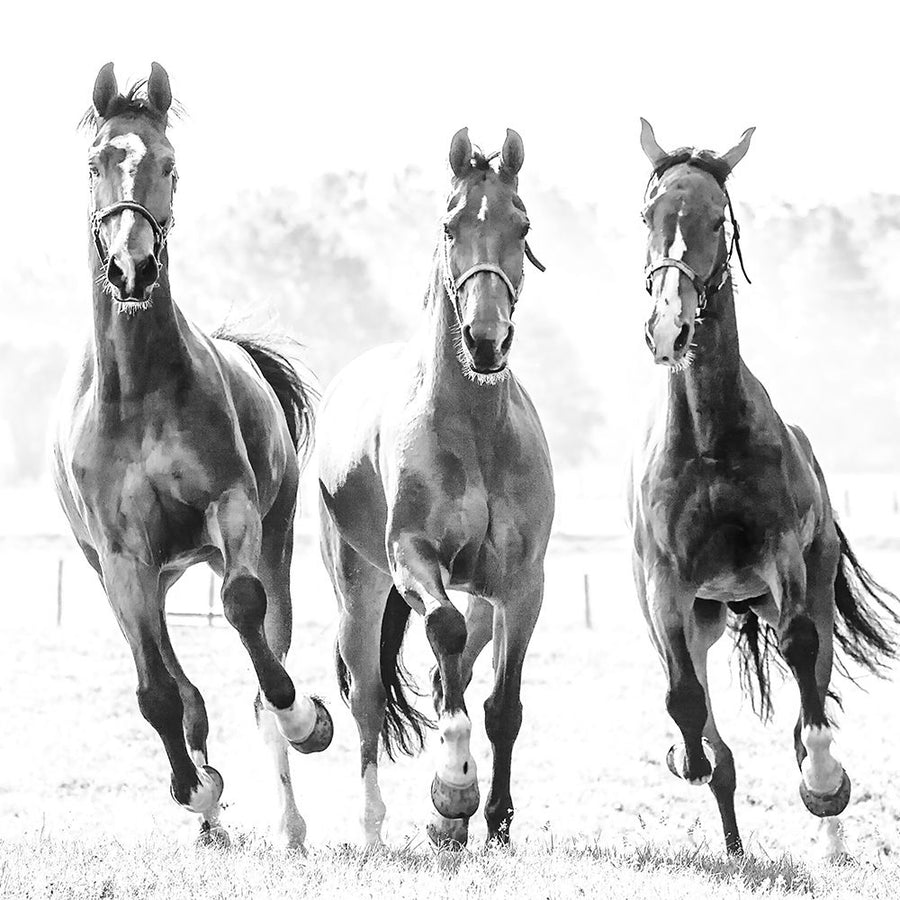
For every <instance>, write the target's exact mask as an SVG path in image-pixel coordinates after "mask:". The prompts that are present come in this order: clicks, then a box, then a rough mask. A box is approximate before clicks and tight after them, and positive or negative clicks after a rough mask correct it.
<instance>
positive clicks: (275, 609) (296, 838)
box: [253, 504, 330, 850]
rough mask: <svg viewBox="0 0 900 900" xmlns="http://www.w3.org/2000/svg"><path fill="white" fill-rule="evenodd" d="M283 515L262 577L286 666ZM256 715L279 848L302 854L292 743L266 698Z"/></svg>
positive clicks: (287, 542) (287, 530) (274, 643)
mask: <svg viewBox="0 0 900 900" xmlns="http://www.w3.org/2000/svg"><path fill="white" fill-rule="evenodd" d="M279 512H280V509H279V505H278V504H276V506H275V507H274V508H273V510H272V511H270V513H269V515H268V516H267V517H266V520H265V521H264V522H263V537H262V548H261V552H260V561H259V577H260V580H261V581H262V583H263V586H264V588H265V591H266V600H267V603H266V616H265V622H264V631H265V636H266V640H267V641H268V644H269V647H270V648H271V650H272V653H273V654H274V655H275V657H276V658H277V659H279V660H280V661H281V663H282V665H285V663H286V658H287V654H288V651H289V650H290V646H291V629H292V624H293V611H292V602H291V585H290V568H291V558H292V556H293V529H292V527H291V524H292V521H293V505H291V506H290V514H289V515H286V516H284V515H279ZM253 711H254V714H255V717H256V724H257V727H258V729H259V733H260V736H261V738H262V742H263V745H264V746H265V748H266V750H267V752H268V754H269V756H270V758H271V761H272V766H273V769H274V772H275V790H276V792H277V800H278V821H277V824H276V834H277V836H278V842H279V843H280V844H281V846H283V847H285V848H287V849H300V850H302V849H303V846H304V842H305V841H306V822H305V821H304V819H303V816H302V815H301V814H300V810H299V809H298V807H297V801H296V798H295V796H294V788H293V783H292V780H291V767H290V760H289V758H288V748H289V742H288V740H287V738H286V737H285V735H284V733H283V731H282V728H281V727H280V723H279V717H278V713H277V711H276V710H274V709H272V708H271V707H270V706H268V705H267V704H265V703H264V702H263V698H262V694H261V692H260V693H257V695H256V698H255V700H254V704H253ZM329 721H330V717H329ZM301 749H302V748H301Z"/></svg>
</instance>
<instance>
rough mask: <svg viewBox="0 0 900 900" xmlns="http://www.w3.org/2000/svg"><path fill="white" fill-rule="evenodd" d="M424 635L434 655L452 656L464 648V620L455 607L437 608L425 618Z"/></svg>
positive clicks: (465, 634) (466, 633) (465, 633)
mask: <svg viewBox="0 0 900 900" xmlns="http://www.w3.org/2000/svg"><path fill="white" fill-rule="evenodd" d="M425 634H426V635H427V636H428V642H429V643H430V644H431V648H432V649H433V650H434V652H435V654H436V655H437V656H438V658H440V657H441V656H453V655H454V654H457V653H462V652H463V648H464V647H465V646H466V637H467V635H468V632H467V631H466V620H465V619H464V618H463V615H462V613H461V612H460V611H459V610H458V609H456V607H455V606H439V607H438V608H437V609H433V610H432V611H431V612H430V613H428V615H426V616H425Z"/></svg>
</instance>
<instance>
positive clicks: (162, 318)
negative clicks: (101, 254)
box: [93, 248, 189, 404]
mask: <svg viewBox="0 0 900 900" xmlns="http://www.w3.org/2000/svg"><path fill="white" fill-rule="evenodd" d="M93 274H94V372H95V374H96V378H97V386H98V389H99V392H100V396H101V398H102V399H103V400H104V401H105V402H107V403H114V404H118V403H122V402H126V401H128V400H135V399H140V398H141V397H144V396H146V395H147V394H148V393H150V392H152V391H154V390H157V389H158V388H159V387H160V386H162V385H163V384H165V383H170V382H172V381H173V379H175V378H177V377H178V374H179V372H184V371H186V369H187V367H188V352H187V345H186V337H187V335H188V333H189V329H188V327H187V324H186V322H185V321H184V318H183V317H182V315H181V312H180V310H179V309H178V307H177V306H176V305H175V303H174V302H173V300H172V295H171V291H170V287H169V255H168V249H167V248H163V251H162V254H161V260H160V274H159V280H158V282H157V285H156V288H155V289H154V291H153V303H152V305H151V306H150V307H149V308H148V309H144V310H140V311H139V312H136V313H129V312H127V311H119V310H118V309H117V303H116V301H115V300H114V299H113V298H112V297H111V296H110V295H109V294H108V293H107V291H106V290H105V287H104V279H103V268H102V263H100V262H99V261H98V262H96V263H95V265H94V273H93Z"/></svg>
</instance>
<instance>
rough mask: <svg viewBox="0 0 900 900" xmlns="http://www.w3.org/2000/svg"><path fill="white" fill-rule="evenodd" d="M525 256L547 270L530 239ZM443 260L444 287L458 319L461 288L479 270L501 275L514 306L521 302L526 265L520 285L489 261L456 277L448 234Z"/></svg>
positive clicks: (460, 315)
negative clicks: (533, 248)
mask: <svg viewBox="0 0 900 900" xmlns="http://www.w3.org/2000/svg"><path fill="white" fill-rule="evenodd" d="M525 256H526V257H527V258H528V260H529V262H531V264H532V265H533V266H534V267H535V268H536V269H537V270H538V271H539V272H546V271H547V267H546V266H545V265H544V264H543V263H542V262H541V261H540V260H539V259H538V258H537V257H536V256H535V255H534V253H532V251H531V247H529V246H528V241H525ZM442 261H443V266H442V268H443V275H444V288H445V289H446V291H447V293H448V294H449V295H450V299H451V300H452V301H453V309H454V311H455V312H456V318H457V320H458V321H460V322H462V313H461V312H460V308H459V292H460V289H461V288H462V286H463V285H464V284H465V283H466V282H467V281H468V280H469V279H470V278H471V277H472V276H473V275H477V274H478V273H479V272H491V273H492V274H494V275H499V276H500V278H501V280H502V281H503V283H504V284H505V285H506V289H507V290H508V291H509V296H510V300H511V301H512V308H513V309H515V308H516V304H517V303H518V302H519V296H520V295H521V293H522V288H523V287H524V286H525V267H524V266H523V267H522V277H521V278H520V279H519V283H518V285H515V284H513V283H512V280H511V279H510V277H509V275H507V274H506V272H504V271H503V269H502V268H501V267H500V266H498V265H495V264H494V263H488V262H484V263H476V264H475V265H474V266H470V267H469V268H468V269H466V271H465V272H463V273H462V275H460V276H459V277H458V278H454V277H453V268H452V267H451V265H450V238H448V237H447V236H446V235H445V236H444V238H443V254H442Z"/></svg>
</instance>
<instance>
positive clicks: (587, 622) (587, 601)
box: [584, 572, 594, 628]
mask: <svg viewBox="0 0 900 900" xmlns="http://www.w3.org/2000/svg"><path fill="white" fill-rule="evenodd" d="M584 627H585V628H593V627H594V626H593V624H592V622H591V576H590V575H588V573H587V572H585V573H584Z"/></svg>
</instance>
